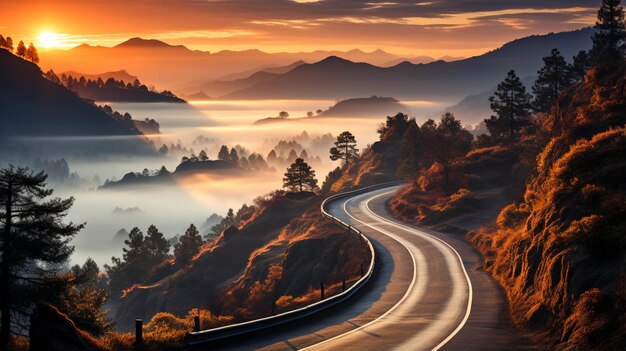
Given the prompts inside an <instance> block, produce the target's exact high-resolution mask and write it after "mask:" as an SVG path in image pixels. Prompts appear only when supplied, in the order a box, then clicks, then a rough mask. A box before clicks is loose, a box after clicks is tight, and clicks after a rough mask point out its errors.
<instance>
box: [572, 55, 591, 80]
mask: <svg viewBox="0 0 626 351" xmlns="http://www.w3.org/2000/svg"><path fill="white" fill-rule="evenodd" d="M589 68H591V61H590V59H589V53H588V52H587V51H585V50H581V51H580V52H578V54H576V56H574V58H573V61H572V64H571V65H569V66H568V69H569V75H570V77H571V78H572V80H573V81H574V82H582V81H583V80H584V79H585V74H587V71H588V70H589Z"/></svg>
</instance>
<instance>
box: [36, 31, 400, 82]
mask: <svg viewBox="0 0 626 351" xmlns="http://www.w3.org/2000/svg"><path fill="white" fill-rule="evenodd" d="M333 55H335V56H339V57H343V58H345V59H348V60H353V61H358V62H360V61H364V62H369V63H372V64H377V65H384V64H386V63H387V62H390V61H392V60H396V59H398V58H399V57H398V56H397V55H394V54H390V53H388V52H385V51H383V50H376V51H372V52H364V51H361V50H358V49H354V50H350V51H345V52H344V51H324V50H318V51H313V52H295V53H286V52H282V53H266V52H263V51H260V50H244V51H230V50H224V51H219V52H216V53H211V52H208V51H199V50H191V49H189V48H187V47H185V46H183V45H170V44H167V43H164V42H162V41H159V40H154V39H142V38H132V39H129V40H127V41H125V42H123V43H121V44H118V45H116V46H113V47H105V46H91V45H88V44H82V45H80V46H77V47H75V48H72V49H69V50H51V51H47V52H42V53H40V57H41V66H42V67H43V68H44V70H48V69H50V68H52V69H54V71H56V72H64V71H69V70H72V71H79V72H103V71H118V70H121V69H125V70H127V71H129V72H133V73H134V74H137V75H138V76H139V77H140V78H141V80H142V81H144V82H146V83H148V84H154V85H158V86H159V88H161V89H173V88H176V87H181V86H187V85H189V83H190V82H194V81H196V83H197V82H198V81H200V82H202V81H209V80H221V79H224V77H227V78H226V79H235V78H242V77H243V76H239V77H234V78H233V77H228V76H229V75H233V74H241V73H242V72H248V73H249V74H251V73H253V72H256V71H258V70H262V69H267V68H268V67H278V66H285V65H289V64H292V63H294V62H296V61H300V60H303V61H306V62H315V61H319V60H322V59H324V58H326V57H328V56H333ZM164 68H167V69H164ZM244 76H245V74H244Z"/></svg>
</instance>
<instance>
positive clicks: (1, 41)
mask: <svg viewBox="0 0 626 351" xmlns="http://www.w3.org/2000/svg"><path fill="white" fill-rule="evenodd" d="M0 48H3V49H6V48H7V40H6V39H4V36H3V35H2V34H0Z"/></svg>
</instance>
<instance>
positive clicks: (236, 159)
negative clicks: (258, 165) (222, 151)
mask: <svg viewBox="0 0 626 351" xmlns="http://www.w3.org/2000/svg"><path fill="white" fill-rule="evenodd" d="M228 158H229V159H230V162H232V163H234V164H237V163H239V154H238V153H237V150H235V148H232V149H230V155H228Z"/></svg>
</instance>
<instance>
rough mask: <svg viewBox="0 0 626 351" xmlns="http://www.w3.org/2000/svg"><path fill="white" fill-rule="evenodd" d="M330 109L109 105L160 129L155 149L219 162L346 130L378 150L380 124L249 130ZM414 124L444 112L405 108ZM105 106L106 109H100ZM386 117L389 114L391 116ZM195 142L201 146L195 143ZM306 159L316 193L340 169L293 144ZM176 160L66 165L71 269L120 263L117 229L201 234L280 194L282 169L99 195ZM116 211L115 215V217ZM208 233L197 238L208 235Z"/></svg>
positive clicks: (306, 104) (297, 124)
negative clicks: (76, 229) (72, 226)
mask: <svg viewBox="0 0 626 351" xmlns="http://www.w3.org/2000/svg"><path fill="white" fill-rule="evenodd" d="M334 103H335V101H289V100H284V101H282V100H278V101H206V102H194V103H192V104H190V105H186V104H165V103H149V104H145V103H144V104H141V103H107V104H108V105H110V106H111V107H112V108H113V109H114V110H117V111H119V112H121V113H124V112H129V113H130V114H131V115H132V116H133V118H134V119H139V120H143V119H144V118H154V119H155V120H157V122H159V124H160V131H161V134H159V135H152V136H150V139H151V140H152V141H153V142H154V143H155V145H156V147H157V148H158V147H160V146H161V145H163V144H166V145H168V146H169V145H170V144H177V143H180V145H182V146H184V147H185V148H186V149H187V150H188V151H189V153H190V152H191V150H192V149H193V151H194V152H195V153H196V154H197V153H198V152H199V151H200V150H201V149H205V150H206V151H207V153H208V156H209V158H210V159H216V157H217V150H218V149H219V147H220V146H221V145H222V144H224V145H227V146H228V147H229V148H231V147H234V146H235V145H240V146H241V147H243V148H245V149H246V150H247V151H248V152H249V153H252V152H257V153H259V154H261V155H262V156H263V157H264V158H266V156H267V154H268V152H269V151H271V150H272V148H273V147H274V146H275V145H276V144H277V142H278V141H279V140H286V141H290V140H293V139H294V138H295V137H298V136H300V137H301V134H302V132H303V131H306V132H307V134H308V136H309V139H310V140H313V139H315V138H316V137H319V136H322V135H324V134H327V133H331V134H332V135H333V136H336V135H338V134H339V133H341V132H342V131H345V130H349V131H351V132H352V133H353V134H354V135H355V136H356V138H357V141H358V144H359V145H358V147H359V148H360V149H363V148H364V147H366V146H367V145H368V144H371V143H373V142H375V141H376V140H377V138H378V136H377V134H376V129H377V126H378V125H379V124H380V123H381V122H383V121H384V116H377V117H367V118H324V119H316V118H314V119H309V120H307V119H302V120H295V121H280V122H276V123H271V124H264V125H253V123H254V122H255V121H257V120H259V119H263V118H266V117H275V116H277V115H278V112H280V111H287V112H289V114H290V119H292V118H298V117H305V116H306V114H307V112H308V111H315V110H317V109H322V110H325V109H327V108H328V107H329V106H331V105H333V104H334ZM403 103H404V104H405V106H407V107H408V108H409V109H410V110H411V111H412V112H413V115H414V116H415V117H416V118H417V119H418V121H423V120H425V119H426V118H427V117H432V116H435V115H437V114H439V112H440V111H441V110H443V108H444V106H446V105H445V104H444V103H432V102H403ZM98 104H104V103H98ZM390 114H391V113H390ZM199 137H200V138H199ZM298 140H299V141H300V143H301V144H302V145H303V146H304V147H305V149H306V150H307V152H308V153H309V156H312V157H315V156H319V157H320V159H321V160H322V163H321V164H316V165H315V166H314V167H313V168H314V169H315V171H316V175H317V178H318V181H319V185H320V186H321V184H322V182H323V180H324V178H325V176H326V174H327V173H328V171H330V170H331V169H333V168H334V167H336V166H337V165H338V163H337V162H333V161H330V159H329V158H328V150H327V149H326V148H320V147H319V145H318V147H317V148H315V147H313V145H311V144H312V142H308V143H307V141H306V140H302V138H300V139H298ZM182 156H183V154H181V153H177V152H174V151H171V152H170V153H169V155H168V156H165V157H132V156H125V157H117V158H113V157H109V158H106V159H93V160H89V159H87V160H86V159H84V158H83V159H73V158H71V157H68V158H67V160H68V163H69V167H70V170H71V171H72V172H76V173H77V174H78V176H79V177H80V179H81V181H80V182H78V183H74V184H62V185H59V184H56V185H55V184H52V186H53V187H55V189H56V192H55V195H57V196H62V197H68V196H74V197H75V199H76V200H75V204H74V207H73V208H72V209H71V211H70V214H69V216H68V220H71V221H74V222H78V223H82V222H86V224H87V225H86V227H85V229H84V230H83V231H81V232H80V233H79V234H78V235H77V236H76V238H75V239H74V240H73V242H72V244H73V245H74V246H75V252H74V254H73V255H72V257H71V261H72V263H82V262H84V260H85V259H86V258H87V257H91V258H93V259H95V260H96V262H98V264H100V265H102V264H104V263H109V262H110V259H111V256H121V254H122V247H123V238H115V234H116V233H117V232H118V231H119V230H120V229H122V228H123V229H125V230H127V231H130V230H131V229H132V228H133V227H135V226H136V227H139V228H140V229H141V230H142V231H143V232H144V233H145V231H146V230H147V228H148V226H149V225H151V224H154V225H156V226H157V227H158V228H159V229H160V230H161V231H162V232H163V233H164V235H165V236H166V237H168V238H170V237H174V236H175V235H177V234H182V233H183V232H184V231H185V229H186V228H187V227H188V226H189V224H190V223H193V224H195V225H196V226H197V227H198V228H201V227H202V223H203V222H204V221H205V220H206V218H207V217H209V216H210V215H211V214H213V213H217V214H219V215H222V216H223V215H224V214H225V213H226V211H227V210H228V209H229V208H233V209H234V210H235V211H236V210H237V209H238V208H239V207H240V206H241V205H242V204H243V203H248V204H250V203H251V202H252V200H253V199H254V198H255V197H257V196H259V195H263V194H266V193H268V192H270V191H272V190H275V189H279V188H281V186H282V177H283V173H284V168H280V169H279V168H277V169H276V171H275V172H269V173H258V174H250V175H249V176H246V177H244V178H241V177H217V176H206V175H196V176H190V177H185V178H181V179H178V178H177V182H175V183H172V184H162V185H150V186H147V185H141V186H135V187H133V188H124V189H122V190H117V189H116V190H105V189H98V186H100V185H102V184H103V183H104V181H105V179H109V180H119V179H121V178H122V177H123V175H124V174H126V173H128V172H141V171H142V170H143V169H144V168H147V169H148V170H151V171H152V170H157V169H159V168H160V167H161V166H162V165H163V166H165V167H166V168H167V169H168V170H170V171H173V170H174V169H175V168H176V166H177V165H178V164H179V163H180V158H181V157H182ZM116 209H117V210H116ZM205 232H206V231H204V232H202V233H201V234H205Z"/></svg>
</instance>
